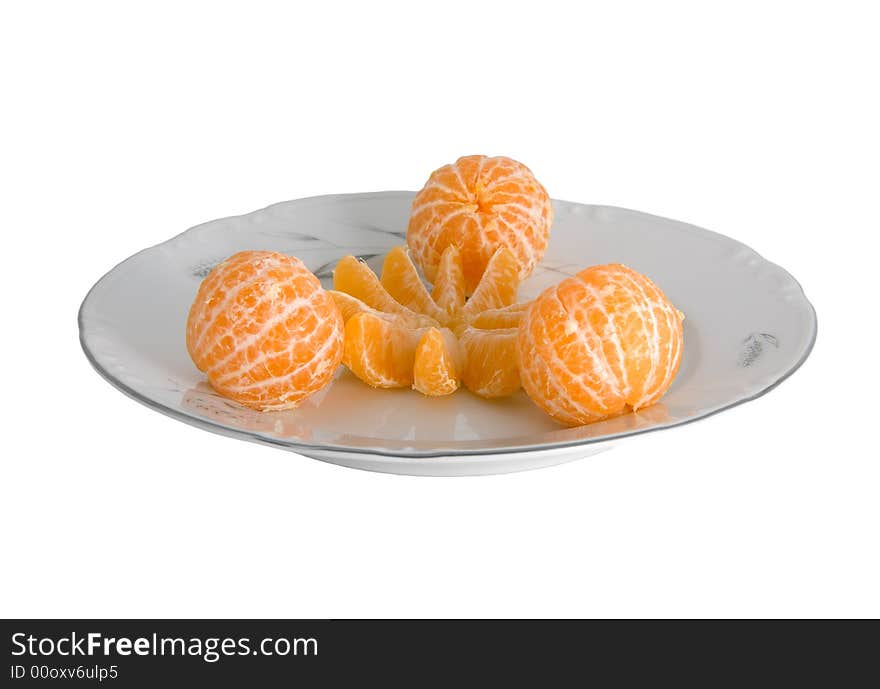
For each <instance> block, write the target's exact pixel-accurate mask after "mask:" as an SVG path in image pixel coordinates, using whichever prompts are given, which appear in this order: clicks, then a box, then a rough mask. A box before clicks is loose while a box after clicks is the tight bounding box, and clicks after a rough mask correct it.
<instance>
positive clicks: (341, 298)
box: [327, 289, 437, 328]
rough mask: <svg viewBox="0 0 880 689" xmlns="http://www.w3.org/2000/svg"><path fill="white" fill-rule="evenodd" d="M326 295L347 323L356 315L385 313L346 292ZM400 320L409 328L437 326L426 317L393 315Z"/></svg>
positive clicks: (335, 291) (415, 314) (333, 291)
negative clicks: (331, 299)
mask: <svg viewBox="0 0 880 689" xmlns="http://www.w3.org/2000/svg"><path fill="white" fill-rule="evenodd" d="M327 293H328V294H329V295H330V296H331V297H333V301H335V302H336V306H337V307H339V311H340V313H341V314H342V320H343V321H344V322H346V323H348V321H349V319H350V318H351V317H352V316H354V315H355V314H356V313H362V312H363V313H380V314H381V313H385V312H384V311H380V310H379V309H374V308H373V307H372V306H367V305H366V304H365V303H364V302H362V301H361V300H360V299H358V298H357V297H353V296H351V295H350V294H347V293H346V292H339V291H337V290H332V289H331V290H327ZM393 315H395V316H397V317H398V318H400V319H401V321H402V322H403V323H406V325H407V326H409V327H410V328H430V327H432V326H434V325H436V324H437V321H435V320H434V319H433V318H430V317H428V316H423V315H421V314H417V313H413V314H411V315H402V314H393Z"/></svg>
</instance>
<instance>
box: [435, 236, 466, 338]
mask: <svg viewBox="0 0 880 689" xmlns="http://www.w3.org/2000/svg"><path fill="white" fill-rule="evenodd" d="M431 297H432V299H433V301H434V302H435V303H436V304H437V306H438V307H439V308H440V309H442V310H443V311H444V313H446V321H447V322H450V321H452V320H453V319H454V318H455V316H456V315H457V314H458V312H459V311H460V310H461V308H462V307H463V306H464V300H465V294H464V272H463V270H462V266H461V255H460V254H459V252H458V249H456V248H455V247H454V246H448V247H446V250H445V251H444V252H443V255H442V256H441V257H440V263H439V265H438V266H437V274H436V277H435V278H434V289H433V291H432V292H431Z"/></svg>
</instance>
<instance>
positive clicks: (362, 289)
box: [331, 246, 525, 397]
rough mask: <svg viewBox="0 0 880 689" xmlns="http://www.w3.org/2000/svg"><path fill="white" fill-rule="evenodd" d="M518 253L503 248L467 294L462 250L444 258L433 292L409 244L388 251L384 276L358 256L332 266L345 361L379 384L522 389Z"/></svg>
mask: <svg viewBox="0 0 880 689" xmlns="http://www.w3.org/2000/svg"><path fill="white" fill-rule="evenodd" d="M518 285H519V278H518V264H517V261H516V258H515V257H514V256H513V254H512V253H511V252H510V251H508V250H507V249H505V248H503V247H502V248H499V249H498V250H497V251H496V252H495V253H494V254H493V255H492V258H491V259H490V260H489V263H488V265H487V266H486V270H485V272H484V273H483V276H482V278H481V280H480V282H479V283H478V285H477V287H476V289H475V290H474V293H473V295H472V296H471V298H470V299H468V300H467V301H466V300H465V283H464V273H463V269H462V262H461V255H460V253H459V252H458V249H456V248H455V247H454V246H450V247H447V249H446V251H445V252H444V253H443V256H442V257H441V260H440V263H439V266H438V269H437V272H436V273H435V281H434V286H433V291H432V292H430V293H429V292H428V290H427V288H426V287H425V285H424V283H422V280H421V278H420V277H419V274H418V271H417V270H416V267H415V265H414V264H413V262H412V260H411V259H410V257H409V254H408V253H407V251H406V249H405V248H404V247H396V248H394V249H392V250H391V251H390V252H389V253H388V255H387V256H386V258H385V263H384V265H383V267H382V277H381V279H380V278H379V277H377V276H376V274H375V273H373V271H372V270H370V268H369V267H368V266H367V265H366V264H365V263H362V262H361V261H358V260H357V259H356V258H354V257H353V256H346V257H345V258H343V259H342V260H340V261H339V263H338V264H337V266H336V270H335V271H334V273H333V286H334V288H335V290H334V291H333V292H331V294H332V295H333V298H334V299H335V300H336V303H337V305H338V306H339V309H340V311H341V312H342V315H343V318H344V320H345V345H344V354H343V359H342V363H344V364H345V365H346V366H347V367H348V368H349V369H350V370H351V372H352V373H354V374H355V375H356V376H357V377H358V378H360V379H361V380H363V381H364V382H365V383H367V384H369V385H372V386H373V387H378V388H401V387H413V388H415V389H416V390H418V391H419V392H421V393H423V394H425V395H432V396H439V395H448V394H451V393H453V392H455V391H456V390H457V389H458V387H459V386H460V385H461V384H462V383H464V385H465V386H466V387H467V388H468V389H469V390H471V391H472V392H474V393H475V394H477V395H480V396H482V397H500V396H503V395H510V394H512V393H514V392H515V391H516V390H518V389H519V373H518V369H517V359H516V347H515V335H516V327H517V325H518V323H519V319H520V318H521V317H522V314H523V312H524V310H525V305H519V304H514V301H515V300H516V291H517V286H518Z"/></svg>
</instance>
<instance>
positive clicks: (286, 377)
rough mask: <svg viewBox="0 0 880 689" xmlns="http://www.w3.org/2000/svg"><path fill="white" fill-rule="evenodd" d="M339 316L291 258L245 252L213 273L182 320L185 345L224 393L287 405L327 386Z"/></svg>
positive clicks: (338, 350) (269, 405)
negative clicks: (187, 315)
mask: <svg viewBox="0 0 880 689" xmlns="http://www.w3.org/2000/svg"><path fill="white" fill-rule="evenodd" d="M342 338H343V324H342V315H341V314H340V312H339V308H338V307H337V306H336V303H335V302H334V301H333V298H332V297H331V296H330V294H329V293H328V292H326V291H325V290H324V289H323V288H322V287H321V283H320V282H318V279H317V278H316V277H315V276H314V275H312V273H311V272H310V271H309V270H308V269H307V268H306V267H305V266H304V265H303V264H302V262H301V261H300V260H299V259H297V258H294V257H292V256H286V255H284V254H278V253H274V252H271V251H242V252H240V253H237V254H235V255H233V256H230V257H229V258H227V259H226V260H225V261H223V262H222V263H220V264H219V265H218V266H217V267H216V268H214V270H212V271H211V272H210V274H209V275H208V277H206V278H205V280H204V281H203V282H202V284H201V286H200V287H199V291H198V294H197V295H196V298H195V301H194V302H193V304H192V307H191V308H190V311H189V318H188V320H187V324H186V348H187V350H188V351H189V355H190V357H192V360H193V363H194V364H195V365H196V367H197V368H198V369H199V370H200V371H203V372H204V373H205V374H206V375H207V377H208V382H210V383H211V385H212V386H213V387H214V389H215V390H217V392H219V393H220V394H221V395H224V396H226V397H229V398H230V399H232V400H235V401H236V402H239V403H240V404H243V405H245V406H247V407H252V408H254V409H259V410H272V409H290V408H293V407H295V406H297V405H298V404H299V403H300V402H302V401H303V400H304V399H305V398H306V397H308V396H309V395H311V394H312V393H314V392H317V391H318V390H320V389H321V388H323V387H325V386H326V385H328V384H329V383H330V381H331V380H332V378H333V374H334V373H335V371H336V369H337V368H338V367H339V364H340V362H341V360H342Z"/></svg>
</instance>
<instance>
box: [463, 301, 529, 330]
mask: <svg viewBox="0 0 880 689" xmlns="http://www.w3.org/2000/svg"><path fill="white" fill-rule="evenodd" d="M530 304H531V302H528V301H523V302H519V303H517V304H511V305H510V306H503V307H501V308H500V309H486V310H485V311H481V312H480V313H478V314H477V315H476V316H474V317H473V318H472V319H471V321H470V325H472V326H474V327H475V328H483V329H492V328H518V327H519V324H520V322H521V321H522V318H523V316H524V315H525V312H526V310H527V309H528V308H529V305H530Z"/></svg>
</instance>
